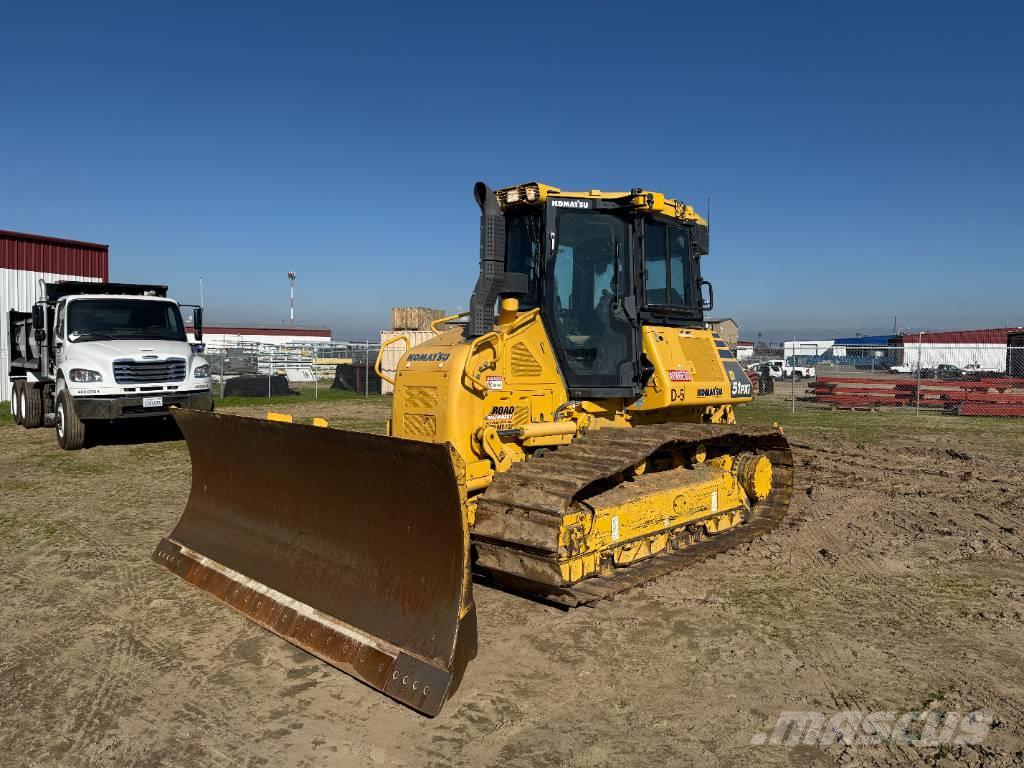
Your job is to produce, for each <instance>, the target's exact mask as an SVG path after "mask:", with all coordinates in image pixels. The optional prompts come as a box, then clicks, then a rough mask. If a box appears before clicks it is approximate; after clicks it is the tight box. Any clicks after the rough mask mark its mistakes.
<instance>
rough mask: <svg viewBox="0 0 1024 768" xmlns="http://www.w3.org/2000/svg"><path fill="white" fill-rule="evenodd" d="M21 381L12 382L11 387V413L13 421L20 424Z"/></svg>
mask: <svg viewBox="0 0 1024 768" xmlns="http://www.w3.org/2000/svg"><path fill="white" fill-rule="evenodd" d="M22 386H23V385H22V383H21V381H20V380H19V381H16V382H14V386H13V387H12V388H11V415H12V416H14V423H15V424H21V388H22Z"/></svg>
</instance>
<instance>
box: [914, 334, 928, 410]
mask: <svg viewBox="0 0 1024 768" xmlns="http://www.w3.org/2000/svg"><path fill="white" fill-rule="evenodd" d="M924 338H925V334H924V332H923V331H922V332H919V334H918V387H916V390H918V399H916V401H915V404H914V409H913V415H914V416H921V352H922V349H921V346H922V344H921V342H922V341H923V340H924Z"/></svg>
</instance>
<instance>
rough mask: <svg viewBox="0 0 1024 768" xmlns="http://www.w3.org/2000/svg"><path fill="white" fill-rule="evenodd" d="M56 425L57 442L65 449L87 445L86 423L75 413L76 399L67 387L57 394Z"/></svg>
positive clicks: (75, 448)
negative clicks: (72, 397) (73, 398)
mask: <svg viewBox="0 0 1024 768" xmlns="http://www.w3.org/2000/svg"><path fill="white" fill-rule="evenodd" d="M54 426H55V427H56V428H57V442H58V443H59V444H60V447H61V448H63V449H64V450H65V451H77V450H78V449H79V448H81V447H82V446H83V445H85V424H84V423H83V422H82V420H81V419H80V418H78V414H77V413H75V403H74V400H72V399H71V396H70V395H69V394H68V391H67V390H66V389H63V390H61V393H60V394H59V395H57V412H56V413H55V414H54Z"/></svg>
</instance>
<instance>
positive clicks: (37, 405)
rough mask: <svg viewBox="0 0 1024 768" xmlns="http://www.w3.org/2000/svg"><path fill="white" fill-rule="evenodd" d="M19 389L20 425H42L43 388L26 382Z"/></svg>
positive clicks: (26, 426) (28, 426)
mask: <svg viewBox="0 0 1024 768" xmlns="http://www.w3.org/2000/svg"><path fill="white" fill-rule="evenodd" d="M21 391H22V397H21V423H22V425H23V426H24V427H25V428H26V429H35V428H36V427H41V426H43V390H42V389H40V388H39V387H35V386H33V385H31V384H28V383H26V384H25V386H24V387H23V388H22V390H21Z"/></svg>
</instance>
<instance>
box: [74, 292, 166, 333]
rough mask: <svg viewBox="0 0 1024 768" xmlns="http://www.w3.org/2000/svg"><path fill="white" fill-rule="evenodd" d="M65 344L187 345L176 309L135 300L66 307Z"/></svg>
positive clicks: (86, 301) (81, 302)
mask: <svg viewBox="0 0 1024 768" xmlns="http://www.w3.org/2000/svg"><path fill="white" fill-rule="evenodd" d="M67 317H68V333H67V338H68V341H72V342H75V341H96V340H97V339H162V340H164V341H186V338H185V326H184V324H183V323H182V322H181V312H179V311H178V305H177V304H172V303H171V302H169V301H142V300H138V299H77V300H75V301H71V302H69V303H68V310H67Z"/></svg>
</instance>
